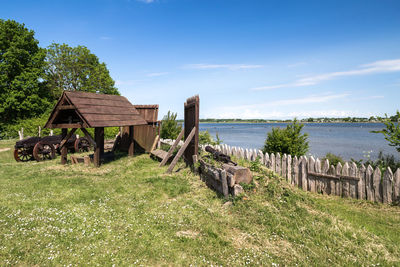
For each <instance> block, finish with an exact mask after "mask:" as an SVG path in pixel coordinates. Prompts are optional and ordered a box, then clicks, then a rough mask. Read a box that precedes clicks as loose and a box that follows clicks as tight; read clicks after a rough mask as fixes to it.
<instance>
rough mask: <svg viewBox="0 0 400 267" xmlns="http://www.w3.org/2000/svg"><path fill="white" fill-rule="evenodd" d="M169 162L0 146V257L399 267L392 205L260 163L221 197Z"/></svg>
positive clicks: (398, 214) (398, 221)
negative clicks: (82, 157) (316, 187)
mask: <svg viewBox="0 0 400 267" xmlns="http://www.w3.org/2000/svg"><path fill="white" fill-rule="evenodd" d="M14 142H15V141H13V140H11V141H1V142H0V148H5V147H12V146H13V144H14ZM253 167H254V166H253ZM256 167H257V166H256ZM176 169H180V171H179V172H174V173H173V174H172V175H166V174H164V172H165V170H166V167H163V168H158V163H157V162H155V161H153V160H151V159H150V158H149V157H148V155H141V156H136V157H134V158H128V157H122V158H119V159H118V160H116V161H113V162H111V163H108V164H104V165H102V166H101V167H100V168H94V167H89V168H87V167H84V166H83V165H67V166H62V165H60V164H59V158H57V159H56V160H53V161H50V162H40V163H36V162H28V163H17V162H15V161H14V159H13V158H12V150H10V151H6V152H0V265H69V264H72V265H112V264H116V265H133V264H142V265H190V264H192V265H224V266H238V265H246V264H248V265H260V264H263V265H273V264H279V265H295V264H298V265H302V266H309V265H314V266H315V265H318V266H321V265H325V266H330V265H346V266H347V265H378V264H379V265H388V266H389V265H400V234H399V233H400V208H399V207H392V206H386V205H381V204H373V203H369V202H366V201H359V200H351V199H341V198H337V197H330V196H322V195H317V194H313V193H309V192H303V191H301V190H299V189H296V188H293V187H292V186H290V185H288V184H287V183H286V182H285V181H283V180H282V179H281V178H279V177H277V176H275V175H274V174H272V173H269V172H268V171H266V170H265V169H263V168H262V170H259V172H260V173H261V174H255V175H256V176H255V183H254V185H255V186H250V187H248V188H249V191H247V192H246V196H245V197H243V198H236V199H230V201H231V202H232V205H226V204H225V203H226V200H224V199H223V198H222V197H221V196H219V195H217V194H216V193H215V192H213V191H211V190H210V189H208V188H207V187H206V186H205V185H204V184H203V183H202V182H201V181H200V180H199V177H197V176H195V175H193V174H191V173H190V171H189V169H188V168H184V165H180V166H177V167H176ZM253 169H254V168H253ZM224 204H225V205H224Z"/></svg>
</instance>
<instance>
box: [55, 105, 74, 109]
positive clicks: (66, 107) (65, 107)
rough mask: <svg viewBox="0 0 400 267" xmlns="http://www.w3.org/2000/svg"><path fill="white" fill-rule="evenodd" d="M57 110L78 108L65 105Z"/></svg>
mask: <svg viewBox="0 0 400 267" xmlns="http://www.w3.org/2000/svg"><path fill="white" fill-rule="evenodd" d="M56 109H57V110H65V109H76V108H75V106H73V105H63V106H58V107H57V108H56Z"/></svg>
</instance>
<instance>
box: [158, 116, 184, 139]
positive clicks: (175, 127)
mask: <svg viewBox="0 0 400 267" xmlns="http://www.w3.org/2000/svg"><path fill="white" fill-rule="evenodd" d="M177 115H178V114H177V113H173V112H171V111H168V113H167V115H166V116H164V118H163V119H162V125H161V134H160V135H161V138H164V139H176V138H177V137H178V135H179V133H180V132H181V131H182V125H181V124H179V123H178V122H177V121H176V116H177Z"/></svg>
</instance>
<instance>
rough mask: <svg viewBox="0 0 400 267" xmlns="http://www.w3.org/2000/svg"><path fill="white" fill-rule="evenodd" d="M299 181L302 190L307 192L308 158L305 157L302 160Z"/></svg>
mask: <svg viewBox="0 0 400 267" xmlns="http://www.w3.org/2000/svg"><path fill="white" fill-rule="evenodd" d="M299 180H300V181H301V188H302V189H303V190H304V191H307V188H308V186H307V158H306V157H303V159H302V160H300V177H299Z"/></svg>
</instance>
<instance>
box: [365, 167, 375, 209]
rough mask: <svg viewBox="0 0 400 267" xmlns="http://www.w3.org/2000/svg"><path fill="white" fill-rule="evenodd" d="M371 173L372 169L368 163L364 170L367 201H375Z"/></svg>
mask: <svg viewBox="0 0 400 267" xmlns="http://www.w3.org/2000/svg"><path fill="white" fill-rule="evenodd" d="M373 173H374V169H372V166H371V165H368V167H367V170H366V172H365V193H366V197H367V200H369V201H375V195H374V186H373V185H374V183H373Z"/></svg>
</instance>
